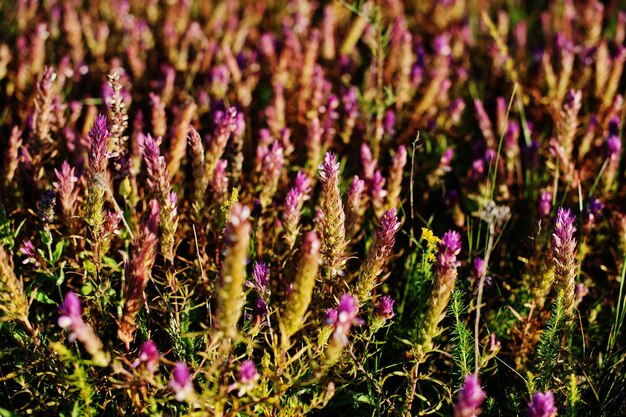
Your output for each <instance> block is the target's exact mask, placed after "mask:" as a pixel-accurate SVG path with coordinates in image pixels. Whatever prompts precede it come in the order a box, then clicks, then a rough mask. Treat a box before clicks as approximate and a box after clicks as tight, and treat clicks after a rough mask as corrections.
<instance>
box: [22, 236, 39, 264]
mask: <svg viewBox="0 0 626 417" xmlns="http://www.w3.org/2000/svg"><path fill="white" fill-rule="evenodd" d="M18 252H19V253H20V255H22V256H25V257H26V258H25V259H24V260H23V261H22V263H23V264H28V263H32V264H34V265H36V266H38V265H39V262H38V261H37V257H38V254H37V250H36V249H35V245H33V242H31V241H30V240H25V241H24V242H22V245H21V246H20V248H19V249H18Z"/></svg>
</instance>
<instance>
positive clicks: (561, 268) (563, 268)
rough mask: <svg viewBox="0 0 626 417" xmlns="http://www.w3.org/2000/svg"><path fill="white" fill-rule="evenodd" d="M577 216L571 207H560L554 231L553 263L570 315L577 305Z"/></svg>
mask: <svg viewBox="0 0 626 417" xmlns="http://www.w3.org/2000/svg"><path fill="white" fill-rule="evenodd" d="M574 220H575V216H574V215H573V214H572V212H571V211H570V210H569V209H563V208H562V207H559V209H558V210H557V215H556V220H555V223H554V233H552V244H551V249H552V254H551V257H552V263H553V265H554V276H555V279H556V283H557V286H558V288H559V289H560V290H562V291H563V294H564V296H565V300H564V303H565V311H566V313H567V315H568V317H572V316H573V314H574V306H575V305H576V294H575V292H576V275H577V271H578V262H577V260H576V238H574V232H576V227H574Z"/></svg>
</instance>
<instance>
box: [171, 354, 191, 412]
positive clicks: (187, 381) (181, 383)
mask: <svg viewBox="0 0 626 417" xmlns="http://www.w3.org/2000/svg"><path fill="white" fill-rule="evenodd" d="M169 386H170V388H171V389H172V391H174V395H175V397H176V401H187V402H190V401H191V400H192V399H193V397H194V389H193V383H192V382H191V374H190V372H189V367H188V366H187V364H185V363H183V362H177V363H176V365H175V366H174V370H173V371H172V379H171V380H170V383H169Z"/></svg>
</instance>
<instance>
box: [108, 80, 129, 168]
mask: <svg viewBox="0 0 626 417" xmlns="http://www.w3.org/2000/svg"><path fill="white" fill-rule="evenodd" d="M107 82H108V85H109V87H110V88H111V90H112V94H111V96H110V98H109V100H106V101H107V104H108V106H109V109H110V118H111V140H110V142H109V148H110V149H111V155H112V156H119V155H122V154H124V153H125V152H126V149H125V146H126V142H127V141H128V136H125V135H124V131H125V130H126V129H127V128H128V109H127V108H126V104H125V103H124V96H123V94H122V85H121V84H120V75H119V73H118V72H117V71H113V72H112V73H111V74H109V75H108V76H107Z"/></svg>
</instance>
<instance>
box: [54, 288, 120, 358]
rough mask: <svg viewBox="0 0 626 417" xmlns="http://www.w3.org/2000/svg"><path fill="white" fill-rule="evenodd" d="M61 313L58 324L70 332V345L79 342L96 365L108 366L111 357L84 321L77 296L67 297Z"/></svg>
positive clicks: (61, 307) (68, 294) (69, 294)
mask: <svg viewBox="0 0 626 417" xmlns="http://www.w3.org/2000/svg"><path fill="white" fill-rule="evenodd" d="M59 313H60V316H59V321H58V323H59V326H60V327H61V328H62V329H65V330H66V331H67V332H68V334H67V340H68V341H69V342H70V343H72V342H74V341H76V340H78V341H79V342H81V343H82V344H83V346H84V347H85V350H86V351H87V352H89V354H91V356H92V359H93V361H94V363H95V364H97V365H98V366H107V365H108V364H109V357H108V355H107V354H106V353H105V352H104V350H103V346H102V342H101V341H100V339H99V338H98V336H97V335H96V333H95V332H94V331H93V329H92V328H91V326H89V325H88V324H86V323H85V322H84V321H83V318H82V307H81V304H80V299H79V298H78V296H77V295H76V294H74V293H73V292H71V291H70V292H68V293H67V294H66V295H65V299H64V300H63V304H61V305H60V306H59Z"/></svg>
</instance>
